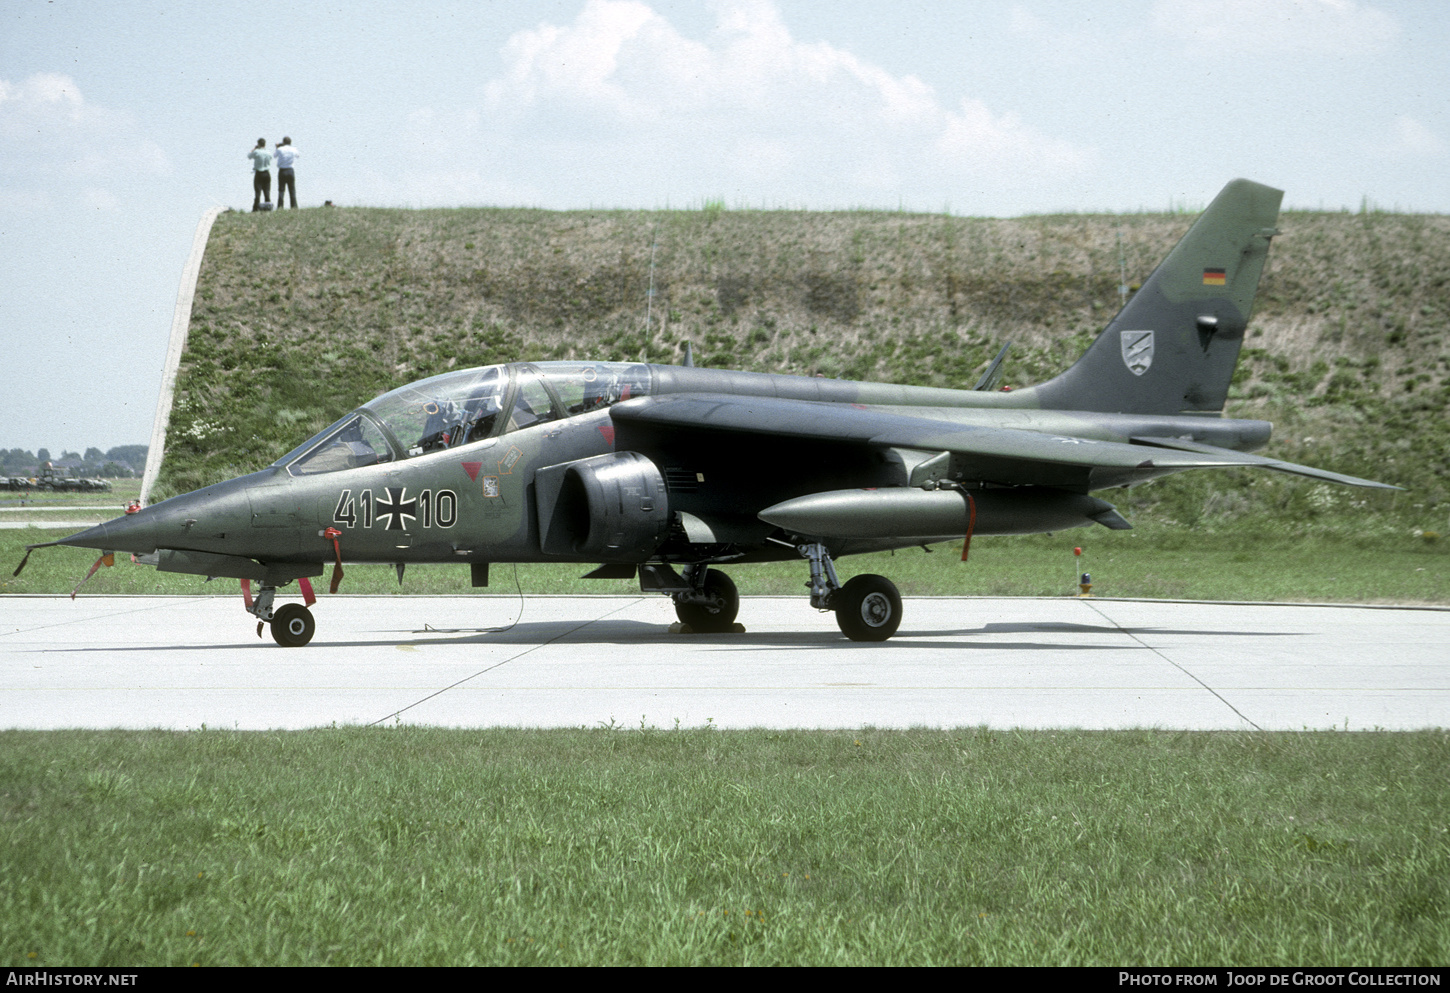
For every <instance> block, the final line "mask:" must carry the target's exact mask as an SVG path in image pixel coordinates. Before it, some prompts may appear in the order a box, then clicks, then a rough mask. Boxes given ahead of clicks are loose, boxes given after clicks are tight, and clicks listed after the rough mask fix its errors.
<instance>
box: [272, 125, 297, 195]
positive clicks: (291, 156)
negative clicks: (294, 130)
mask: <svg viewBox="0 0 1450 993" xmlns="http://www.w3.org/2000/svg"><path fill="white" fill-rule="evenodd" d="M298 154H299V153H298V151H297V149H295V148H293V147H292V139H291V138H283V139H282V140H281V141H279V142H278V143H277V151H276V156H277V209H278V210H281V209H282V208H283V207H285V206H286V205H287V197H286V193H287V191H288V190H291V191H292V209H293V210H296V209H297V179H296V174H295V173H293V171H292V163H293V162H296V161H297V156H298Z"/></svg>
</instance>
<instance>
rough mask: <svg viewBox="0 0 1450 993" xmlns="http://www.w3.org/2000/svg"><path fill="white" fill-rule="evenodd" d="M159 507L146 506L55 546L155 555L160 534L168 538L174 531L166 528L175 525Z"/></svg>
mask: <svg viewBox="0 0 1450 993" xmlns="http://www.w3.org/2000/svg"><path fill="white" fill-rule="evenodd" d="M160 506H161V505H159V504H158V505H157V507H146V508H144V509H142V510H139V511H137V512H136V513H134V514H127V515H126V516H124V517H117V518H116V519H115V520H111V521H106V522H105V523H104V524H97V525H96V526H95V527H93V528H90V529H89V530H86V531H82V532H80V533H79V534H73V535H71V536H70V537H68V538H62V539H61V540H60V541H59V542H58V544H61V545H74V546H76V547H78V548H97V549H101V550H102V551H112V552H133V553H136V554H139V555H145V554H147V553H150V552H154V551H155V550H156V549H157V548H158V547H161V546H162V544H164V543H163V542H162V541H161V539H162V537H163V535H167V536H169V535H170V534H171V533H172V532H174V531H176V530H177V529H176V528H175V527H174V526H168V525H174V524H175V521H174V515H173V514H172V513H169V512H167V511H160V510H158V507H160Z"/></svg>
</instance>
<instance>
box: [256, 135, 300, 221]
mask: <svg viewBox="0 0 1450 993" xmlns="http://www.w3.org/2000/svg"><path fill="white" fill-rule="evenodd" d="M247 158H249V159H251V160H252V212H253V213H256V212H257V211H259V210H261V209H262V206H261V204H262V198H263V197H265V198H266V200H267V209H268V210H271V209H272V153H271V152H269V151H267V139H266V138H258V139H257V147H256V148H253V149H252V150H251V151H250V152H248V153H247ZM292 196H293V197H296V196H297V194H296V193H293V194H292ZM293 202H294V203H295V202H296V201H295V200H294V201H293Z"/></svg>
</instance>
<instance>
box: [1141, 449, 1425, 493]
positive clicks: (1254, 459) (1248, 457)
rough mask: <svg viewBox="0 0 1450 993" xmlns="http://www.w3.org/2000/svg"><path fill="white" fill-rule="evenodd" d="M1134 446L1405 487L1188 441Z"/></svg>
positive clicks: (1386, 487)
mask: <svg viewBox="0 0 1450 993" xmlns="http://www.w3.org/2000/svg"><path fill="white" fill-rule="evenodd" d="M1133 444H1135V445H1151V446H1153V447H1155V448H1170V449H1173V450H1175V451H1180V452H1197V453H1199V454H1201V455H1208V456H1212V457H1215V458H1222V459H1224V460H1226V462H1228V463H1229V464H1234V465H1244V466H1253V467H1256V468H1260V469H1272V470H1274V471H1275V472H1287V473H1292V474H1293V475H1295V476H1308V477H1309V478H1310V479H1323V480H1325V481H1326V482H1330V483H1341V484H1343V485H1345V486H1362V487H1366V488H1368V489H1376V490H1403V489H1404V487H1403V486H1391V485H1390V484H1389V483H1377V482H1375V481H1374V480H1372V479H1361V478H1360V477H1358V476H1346V475H1345V474H1344V473H1342V472H1330V471H1329V470H1328V469H1315V468H1314V467H1313V466H1307V465H1298V464H1296V463H1294V462H1285V461H1284V460H1283V459H1272V458H1269V457H1268V456H1266V455H1255V454H1253V453H1252V452H1236V451H1234V450H1232V449H1229V448H1219V447H1217V446H1215V445H1205V444H1204V443H1203V442H1200V441H1189V440H1187V439H1185V438H1146V437H1145V438H1134V439H1133Z"/></svg>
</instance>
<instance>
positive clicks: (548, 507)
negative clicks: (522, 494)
mask: <svg viewBox="0 0 1450 993" xmlns="http://www.w3.org/2000/svg"><path fill="white" fill-rule="evenodd" d="M535 485H536V487H537V490H536V499H537V500H538V507H539V532H540V533H539V545H540V547H541V549H542V550H543V551H544V552H546V553H548V554H550V555H570V556H578V557H580V558H583V559H587V560H589V561H594V562H642V561H644V560H645V559H647V558H649V556H650V555H651V554H652V553H653V552H654V550H655V549H657V548H659V546H660V545H661V544H663V543H664V540H665V538H666V537H667V535H668V534H669V526H670V508H669V497H668V495H667V493H666V491H665V480H664V476H663V474H661V472H660V470H659V467H658V466H656V465H655V464H654V463H653V462H651V461H650V460H649V459H647V458H645V457H644V456H643V455H640V454H639V453H638V452H611V453H609V454H608V455H599V456H596V457H594V458H590V459H580V460H579V461H577V462H566V463H564V464H563V465H557V466H550V467H549V468H547V469H541V470H539V472H538V474H537V475H536V476H535Z"/></svg>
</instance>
